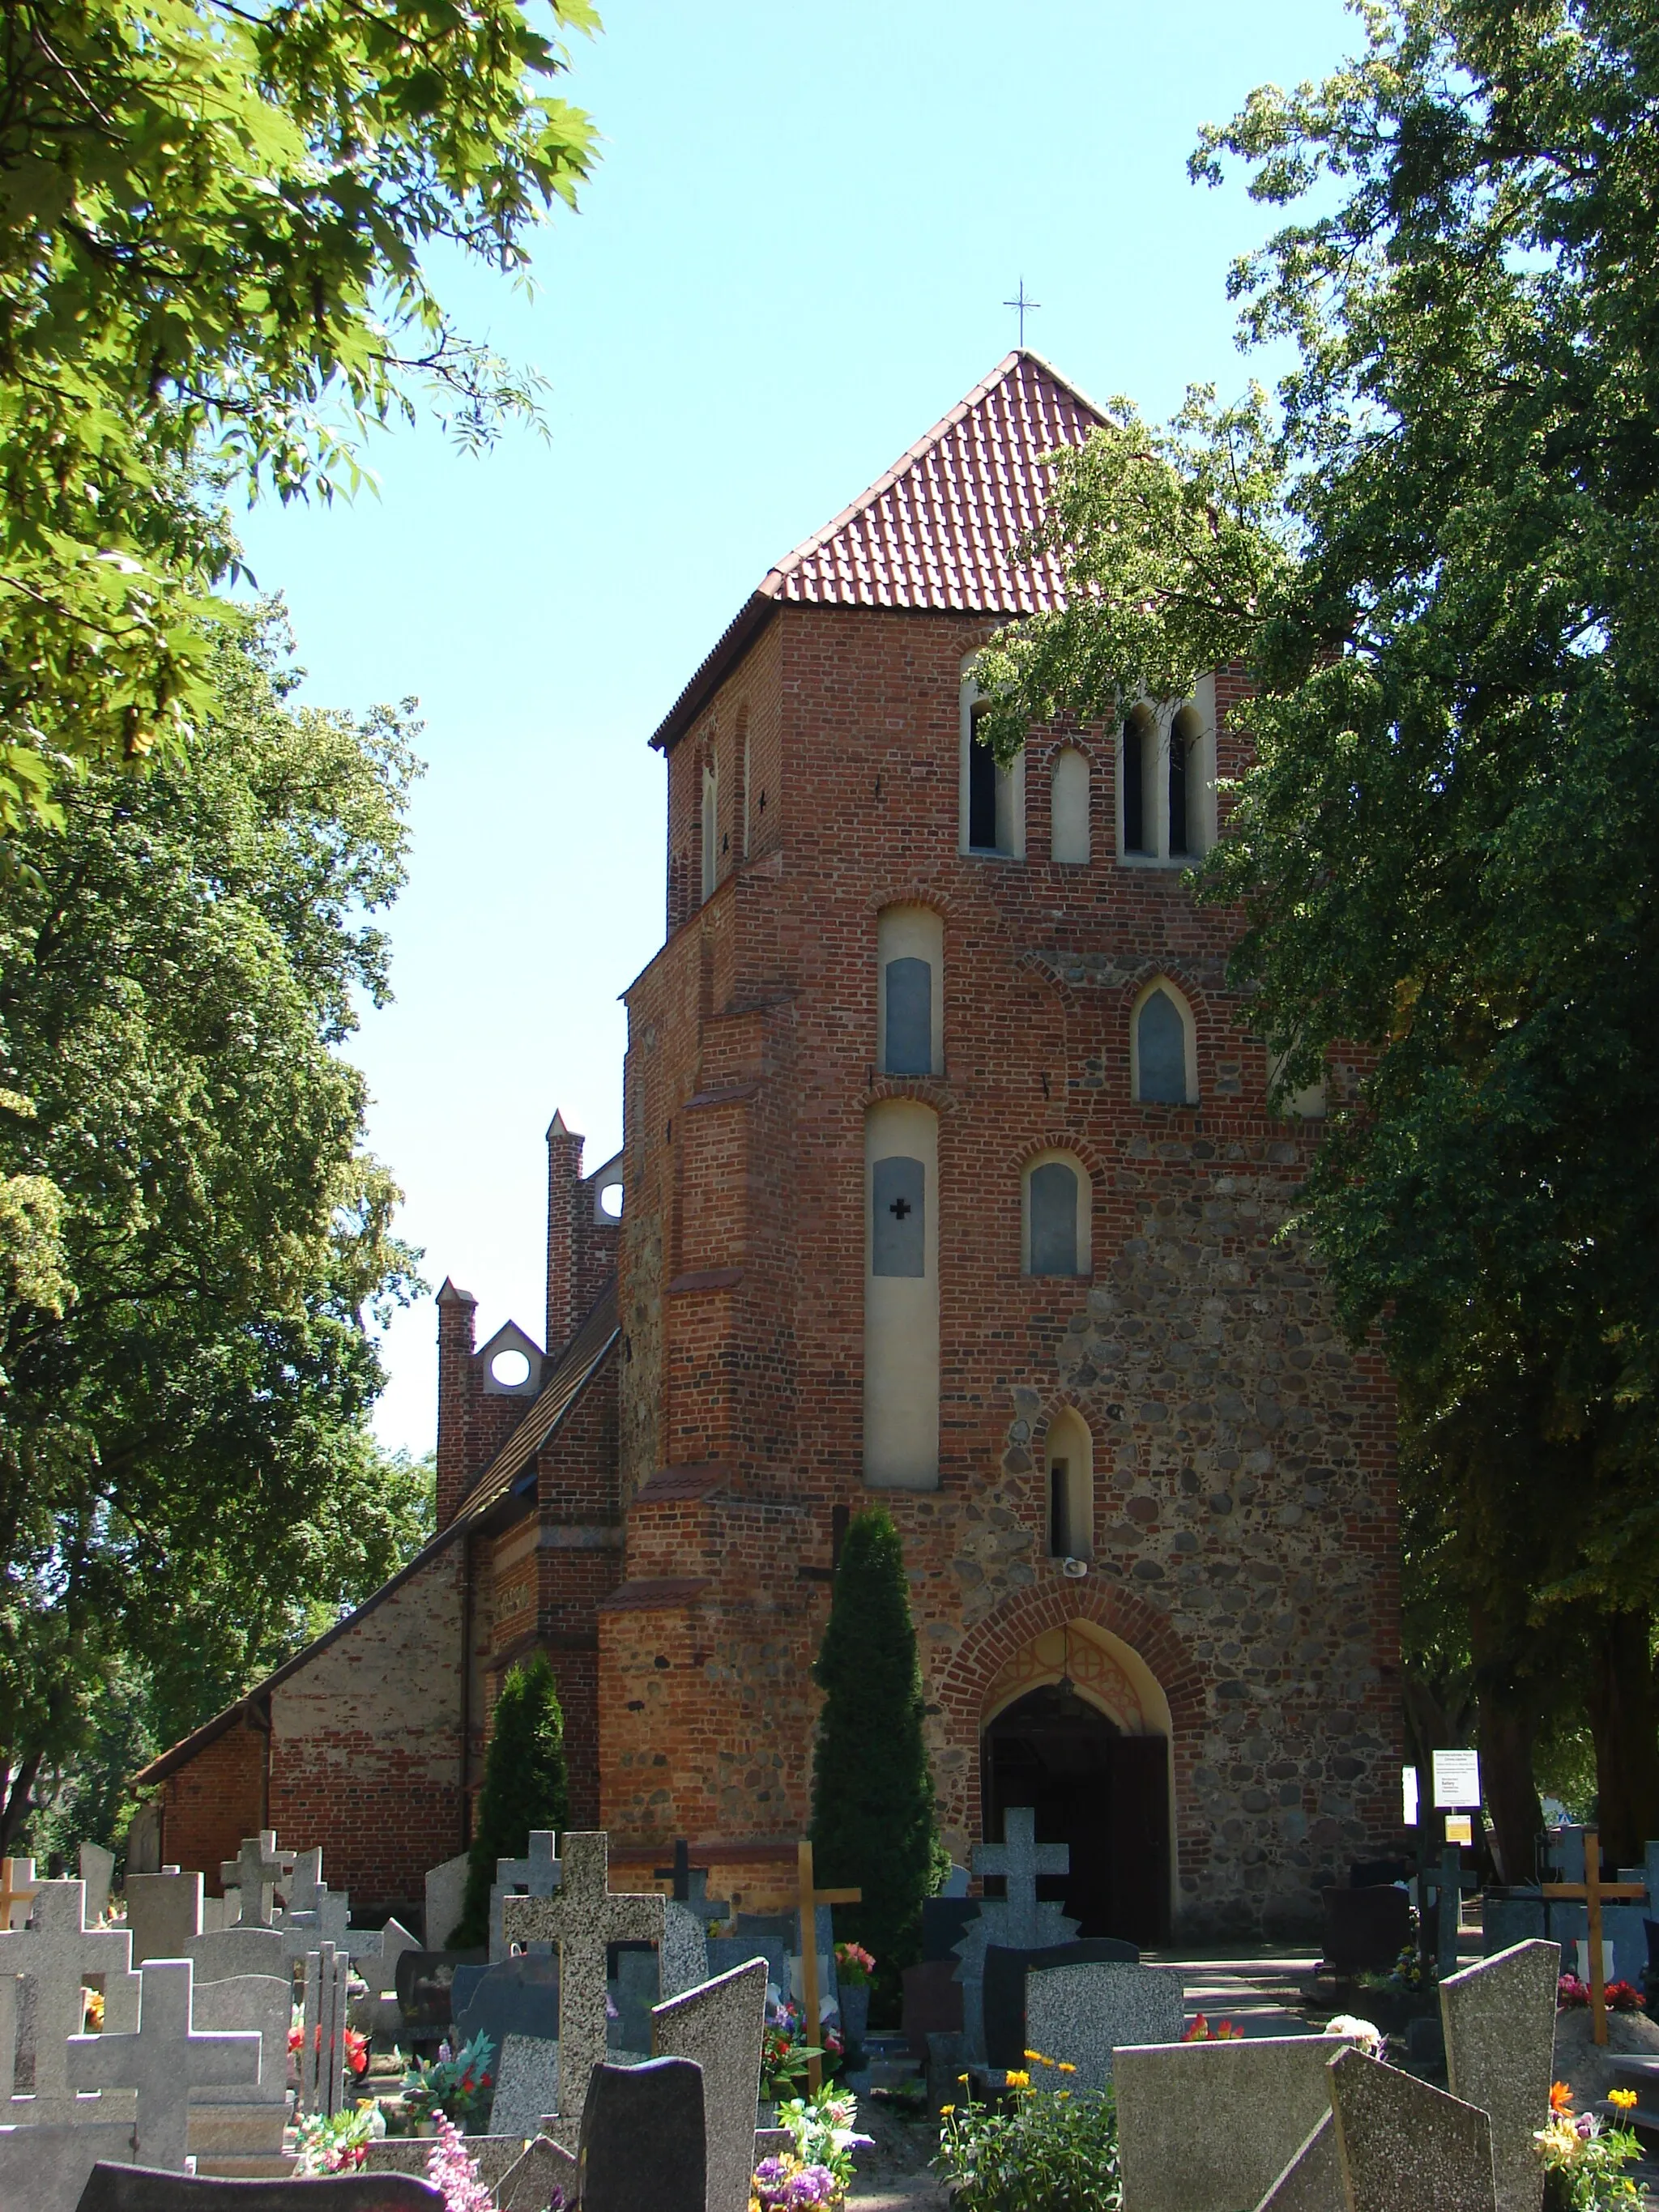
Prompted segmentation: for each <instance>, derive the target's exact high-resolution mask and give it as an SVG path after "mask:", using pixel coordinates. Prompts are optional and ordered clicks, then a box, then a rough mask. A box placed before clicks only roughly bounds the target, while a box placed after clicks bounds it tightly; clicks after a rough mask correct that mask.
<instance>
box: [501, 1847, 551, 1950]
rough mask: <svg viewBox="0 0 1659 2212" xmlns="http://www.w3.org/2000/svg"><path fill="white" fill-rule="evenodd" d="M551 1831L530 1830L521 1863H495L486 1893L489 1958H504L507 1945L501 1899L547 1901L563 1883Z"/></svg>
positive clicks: (506, 1860) (515, 1861)
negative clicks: (503, 1929)
mask: <svg viewBox="0 0 1659 2212" xmlns="http://www.w3.org/2000/svg"><path fill="white" fill-rule="evenodd" d="M555 1842H556V1838H555V1835H554V1832H553V1830H552V1829H551V1828H532V1830H531V1831H530V1843H529V1847H528V1849H527V1850H526V1852H525V1855H524V1857H522V1858H521V1859H497V1860H496V1862H495V1881H493V1882H492V1883H491V1885H490V1889H489V1956H490V1960H491V1962H492V1963H494V1961H495V1959H496V1956H497V1954H500V1955H501V1957H505V1956H506V1955H507V1948H508V1947H507V1938H506V1936H504V1935H503V1934H502V1932H501V1900H502V1899H503V1898H507V1897H513V1896H519V1897H551V1896H552V1894H553V1893H554V1891H555V1890H556V1888H557V1887H558V1886H559V1883H560V1881H562V1879H563V1866H562V1863H561V1861H560V1860H559V1859H558V1858H557V1857H555V1854H554V1844H555Z"/></svg>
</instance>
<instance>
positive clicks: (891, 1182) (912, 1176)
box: [870, 1155, 927, 1275]
mask: <svg viewBox="0 0 1659 2212" xmlns="http://www.w3.org/2000/svg"><path fill="white" fill-rule="evenodd" d="M870 1183H871V1214H872V1218H871V1225H870V1226H871V1238H870V1254H871V1272H872V1273H873V1274H877V1275H925V1274H926V1273H927V1238H926V1236H925V1234H924V1230H925V1226H926V1225H925V1221H924V1218H923V1209H924V1206H925V1205H926V1199H927V1178H926V1174H925V1171H924V1170H923V1167H922V1164H921V1161H920V1160H913V1159H906V1158H903V1157H902V1156H898V1155H895V1156H893V1157H891V1158H887V1159H884V1160H877V1161H875V1162H874V1163H873V1164H872V1170H871V1176H870Z"/></svg>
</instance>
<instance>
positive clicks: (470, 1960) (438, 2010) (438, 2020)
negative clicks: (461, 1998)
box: [396, 1951, 489, 2042]
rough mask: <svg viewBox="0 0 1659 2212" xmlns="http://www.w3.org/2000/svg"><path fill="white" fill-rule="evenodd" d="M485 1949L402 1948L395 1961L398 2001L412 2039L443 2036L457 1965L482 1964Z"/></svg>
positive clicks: (485, 1962) (449, 2017)
mask: <svg viewBox="0 0 1659 2212" xmlns="http://www.w3.org/2000/svg"><path fill="white" fill-rule="evenodd" d="M488 1964H489V1953H488V1952H487V1951H405V1952H404V1954H403V1956H402V1957H401V1958H400V1959H399V1960H398V1975H397V1984H396V1987H397V1991H398V2008H399V2009H400V2010H401V2012H402V2014H403V2016H404V2034H405V2035H406V2036H407V2037H409V2038H410V2040H411V2041H412V2042H420V2041H422V2040H426V2041H430V2040H432V2039H435V2038H436V2037H440V2036H441V2035H443V2034H444V2033H446V2032H447V2029H448V2027H449V2026H450V2023H451V2021H452V2020H453V1983H454V1979H455V1969H456V1967H457V1966H487V1965H488Z"/></svg>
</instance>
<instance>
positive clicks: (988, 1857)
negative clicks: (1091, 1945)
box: [973, 1805, 1072, 1950]
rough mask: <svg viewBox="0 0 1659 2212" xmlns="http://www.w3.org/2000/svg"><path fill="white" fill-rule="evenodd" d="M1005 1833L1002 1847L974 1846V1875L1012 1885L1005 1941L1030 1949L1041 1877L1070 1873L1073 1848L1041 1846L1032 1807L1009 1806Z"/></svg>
mask: <svg viewBox="0 0 1659 2212" xmlns="http://www.w3.org/2000/svg"><path fill="white" fill-rule="evenodd" d="M1002 1834H1003V1841H1002V1842H1001V1843H1000V1844H975V1845H974V1854H973V1857H974V1872H975V1874H979V1875H985V1874H1000V1875H1002V1876H1003V1877H1004V1878H1005V1880H1006V1882H1007V1885H1008V1928H1007V1934H1006V1936H1005V1937H1004V1938H1003V1941H1004V1942H1006V1943H1009V1944H1011V1945H1012V1946H1013V1948H1016V1949H1019V1950H1025V1949H1030V1948H1032V1947H1033V1946H1035V1944H1036V1942H1037V1941H1038V1935H1037V1893H1036V1886H1037V1876H1038V1875H1043V1874H1069V1873H1070V1872H1071V1870H1072V1853H1071V1847H1070V1845H1069V1844H1040V1843H1038V1841H1037V1840H1036V1813H1035V1812H1034V1811H1033V1810H1032V1808H1030V1806H1029V1805H1010V1806H1009V1808H1007V1810H1006V1812H1005V1813H1004V1814H1003V1816H1002Z"/></svg>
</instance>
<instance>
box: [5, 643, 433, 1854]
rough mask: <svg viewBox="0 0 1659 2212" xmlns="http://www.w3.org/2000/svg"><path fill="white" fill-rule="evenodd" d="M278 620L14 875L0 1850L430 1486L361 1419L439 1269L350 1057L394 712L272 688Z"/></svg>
mask: <svg viewBox="0 0 1659 2212" xmlns="http://www.w3.org/2000/svg"><path fill="white" fill-rule="evenodd" d="M280 629H281V626H280V623H279V622H278V621H277V619H276V617H275V616H274V615H268V616H267V617H266V618H265V619H264V622H262V623H258V624H257V625H255V626H254V627H252V629H249V630H248V631H246V634H244V635H241V636H240V637H239V638H237V639H234V640H232V641H227V642H225V643H223V644H222V645H221V647H220V648H219V650H218V653H217V654H216V660H215V679H216V705H215V708H214V713H213V715H212V717H211V720H210V722H209V723H207V724H205V725H204V726H203V728H202V729H201V731H200V732H198V733H197V735H195V736H194V737H192V738H191V740H190V742H189V744H188V745H187V746H186V749H185V755H184V757H183V758H182V759H180V760H179V762H177V763H167V764H164V765H163V766H161V768H160V769H158V770H157V772H156V773H155V774H154V775H150V776H149V777H144V778H133V777H131V776H127V775H121V774H119V773H116V772H110V773H92V774H89V775H86V776H84V777H82V778H79V779H76V780H74V781H70V782H69V783H67V784H66V785H65V787H64V819H63V824H62V827H61V829H57V830H52V829H46V828H45V827H43V826H41V825H40V824H35V825H33V826H31V827H30V828H28V829H26V831H25V832H24V834H23V836H21V838H20V840H19V844H20V848H21V854H22V857H23V860H24V862H25V865H24V866H23V867H22V868H21V869H20V870H19V871H17V872H15V873H14V874H12V875H11V876H10V877H9V878H6V879H3V880H0V1077H3V1079H4V1080H5V1082H6V1084H7V1086H8V1090H9V1095H10V1103H9V1104H4V1103H0V1178H9V1179H10V1187H12V1188H15V1187H16V1185H17V1183H18V1182H19V1181H22V1182H25V1183H27V1184H28V1185H29V1186H30V1187H31V1188H33V1189H34V1190H36V1191H37V1192H38V1193H40V1198H39V1200H38V1201H37V1202H35V1203H34V1204H33V1212H32V1215H31V1218H33V1221H34V1223H35V1225H36V1226H37V1229H38V1231H39V1232H40V1249H38V1250H37V1251H36V1253H35V1255H34V1256H33V1261H31V1263H30V1265H29V1267H27V1268H24V1269H22V1270H21V1271H20V1270H18V1269H16V1268H13V1269H12V1270H11V1271H10V1272H9V1273H7V1272H6V1271H3V1270H0V1713H3V1716H4V1719H3V1723H0V1772H3V1774H4V1776H5V1778H6V1781H7V1788H6V1792H5V1797H4V1802H3V1805H0V1848H3V1849H10V1848H11V1846H12V1844H13V1842H14V1840H15V1838H16V1837H17V1835H18V1833H19V1832H20V1831H21V1827H22V1825H23V1822H24V1820H26V1818H27V1815H28V1814H29V1812H30V1809H31V1807H32V1804H33V1802H34V1791H35V1788H36V1784H37V1783H41V1784H43V1785H44V1786H45V1787H46V1789H47V1790H48V1791H49V1792H50V1791H51V1790H53V1789H54V1788H55V1783H54V1780H53V1778H54V1777H56V1776H61V1775H62V1773H63V1772H64V1769H65V1765H66V1762H72V1761H73V1759H75V1758H76V1756H77V1754H79V1753H82V1751H83V1750H84V1748H85V1747H86V1745H87V1743H88V1732H89V1730H92V1729H94V1728H95V1726H96V1724H97V1715H96V1711H95V1708H96V1706H97V1704H98V1701H99V1699H100V1698H101V1697H102V1696H103V1695H104V1694H105V1686H106V1683H107V1682H108V1681H109V1680H111V1679H112V1677H113V1675H114V1674H116V1673H118V1671H119V1669H120V1668H122V1667H123V1666H124V1665H125V1663H126V1662H128V1661H129V1660H135V1661H137V1662H139V1663H141V1664H142V1665H143V1668H145V1670H146V1672H147V1674H148V1680H149V1692H148V1698H149V1725H150V1726H151V1728H152V1729H153V1732H154V1733H155V1735H156V1736H157V1737H158V1738H159V1739H160V1740H161V1741H167V1740H168V1738H169V1736H171V1735H173V1734H176V1733H178V1732H179V1729H180V1728H181V1727H188V1726H190V1725H191V1724H193V1723H194V1722H196V1721H197V1720H199V1719H200V1718H202V1717H204V1712H210V1711H213V1710H214V1709H215V1708H216V1706H217V1705H219V1704H221V1703H222V1702H223V1701H224V1700H225V1699H227V1698H228V1697H229V1696H232V1695H234V1694H235V1693H236V1692H239V1691H240V1689H241V1688H243V1687H244V1686H246V1682H247V1681H248V1680H250V1679H251V1678H252V1677H253V1676H255V1675H257V1674H258V1673H259V1672H260V1671H261V1670H262V1669H263V1668H264V1667H266V1666H268V1665H269V1664H270V1663H271V1662H273V1661H274V1660H275V1659H276V1658H278V1657H280V1656H283V1654H284V1653H285V1652H287V1651H289V1650H292V1649H293V1648H294V1647H295V1644H297V1643H299V1642H301V1641H303V1640H304V1638H305V1636H306V1634H307V1630H308V1629H309V1628H311V1627H314V1626H317V1625H318V1624H319V1622H320V1621H322V1620H331V1619H332V1618H334V1617H336V1615H337V1613H338V1612H339V1611H340V1610H341V1609H342V1608H343V1607H346V1606H347V1605H349V1603H350V1602H351V1601H352V1600H353V1599H354V1597H356V1596H357V1595H361V1594H362V1592H363V1590H364V1589H367V1588H368V1587H372V1586H373V1584H374V1583H375V1582H377V1581H378V1580H380V1578H381V1577H382V1576H383V1575H384V1574H385V1573H386V1572H387V1571H390V1569H391V1567H392V1565H394V1564H395V1562H396V1560H397V1559H398V1558H399V1557H400V1556H402V1555H403V1554H404V1552H405V1551H406V1549H407V1547H408V1545H409V1543H410V1541H411V1539H416V1540H417V1539H418V1533H419V1525H420V1514H421V1510H422V1504H421V1494H422V1478H421V1477H420V1476H418V1475H417V1474H415V1472H414V1471H412V1470H407V1471H405V1472H404V1474H403V1475H402V1477H401V1478H398V1476H397V1475H396V1474H395V1473H394V1476H393V1479H392V1480H388V1479H387V1469H386V1466H385V1463H384V1460H383V1456H382V1455H381V1454H380V1451H379V1450H378V1449H377V1448H376V1447H375V1445H374V1441H373V1438H372V1437H371V1436H370V1434H369V1431H368V1412H369V1409H370V1407H371V1406H372V1404H373V1402H374V1397H375V1395H376V1394H377V1392H378V1390H379V1389H380V1383H381V1372H380V1364H379V1361H378V1359H377V1357H376V1354H375V1351H374V1344H373V1342H372V1340H371V1339H370V1337H369V1336H368V1333H367V1331H366V1329H365V1327H364V1316H365V1314H366V1313H368V1312H370V1311H381V1312H383V1311H384V1310H386V1306H387V1304H388V1303H389V1302H390V1301H392V1300H393V1299H395V1298H397V1297H402V1296H405V1295H407V1294H409V1292H410V1291H411V1290H412V1289H413V1288H414V1287H416V1285H415V1284H414V1279H413V1278H412V1275H411V1273H410V1256H411V1255H409V1254H408V1253H407V1252H406V1251H405V1250H404V1248H403V1247H402V1246H400V1245H399V1244H398V1243H397V1242H396V1241H395V1239H394V1238H393V1237H392V1235H391V1232H390V1226H389V1224H390V1219H391V1215H392V1207H393V1206H394V1204H395V1202H396V1199H397V1192H396V1190H395V1188H394V1187H393V1185H392V1182H391V1181H390V1179H389V1177H388V1176H387V1175H386V1172H385V1170H383V1169H382V1168H381V1167H380V1166H379V1165H378V1164H376V1163H375V1162H374V1160H373V1159H371V1158H369V1157H368V1155H367V1153H366V1152H364V1150H363V1148H362V1131H363V1115H364V1105H365V1087H364V1084H363V1079H362V1076H361V1075H360V1074H359V1073H357V1072H356V1070H355V1069H353V1068H352V1067H350V1066H349V1065H348V1064H347V1063H346V1062H345V1061H344V1060H342V1059H341V1058H340V1056H339V1053H338V1050H337V1048H338V1046H339V1044H340V1043H341V1042H343V1040H344V1038H345V1037H346V1036H348V1035H349V1032H350V1031H351V1030H352V1029H353V1028H354V1027H355V1025H356V1012H355V1001H356V999H357V997H358V994H361V996H362V998H363V999H366V1000H368V1001H369V1002H370V1003H380V1002H381V1001H382V1000H385V998H386V995H387V993H386V943H385V939H384V937H383V936H382V934H381V933H380V930H379V928H378V927H376V926H375V924H374V919H373V915H374V910H375V909H377V908H382V907H384V906H385V905H386V903H387V902H389V901H390V900H391V899H392V897H393V896H395V895H396V892H397V890H398V887H399V885H400V884H401V883H402V880H403V869H404V837H405V832H404V820H403V813H404V804H405V799H406V794H407V791H408V787H409V783H410V778H411V776H412V775H414V773H415V769H416V763H415V761H414V758H413V756H412V754H411V753H410V745H409V739H410V734H411V732H412V726H411V724H410V721H409V718H408V715H407V713H406V712H404V711H399V712H396V713H394V712H392V711H390V710H381V711H379V712H377V713H375V714H371V715H370V716H368V718H367V719H366V720H362V721H354V720H352V719H351V718H349V716H346V715H344V714H332V713H325V712H320V711H318V710H315V709H307V708H299V709H295V708H291V707H289V706H288V705H285V704H284V701H283V694H284V690H285V687H286V682H287V679H286V678H283V675H282V674H281V672H280V666H279V659H278V654H279V647H280V643H281V635H280Z"/></svg>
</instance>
